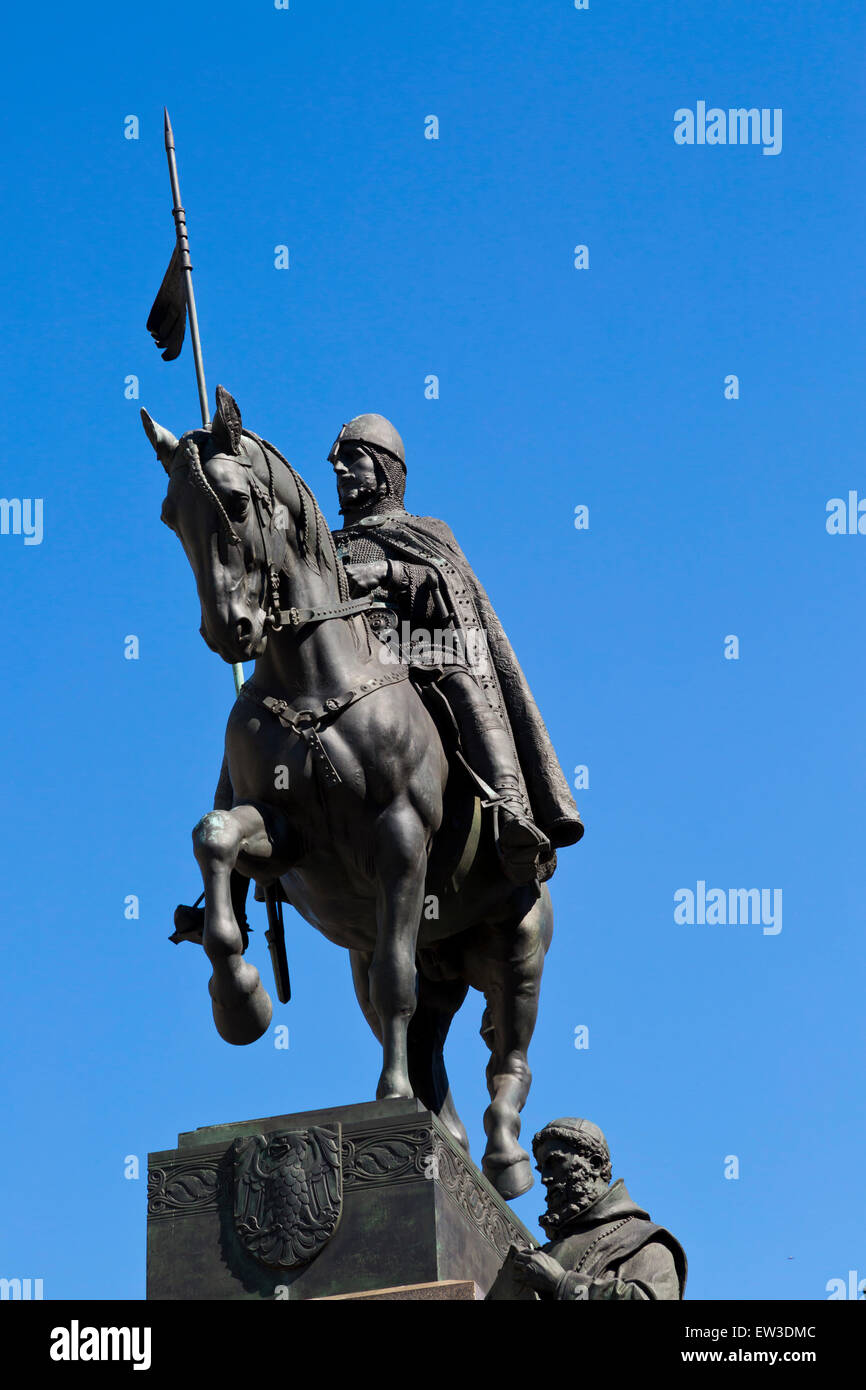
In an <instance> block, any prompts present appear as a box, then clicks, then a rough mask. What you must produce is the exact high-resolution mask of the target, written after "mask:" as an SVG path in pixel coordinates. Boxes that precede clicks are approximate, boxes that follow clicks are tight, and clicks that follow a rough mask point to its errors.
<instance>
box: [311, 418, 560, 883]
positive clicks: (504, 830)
mask: <svg viewBox="0 0 866 1390" xmlns="http://www.w3.org/2000/svg"><path fill="white" fill-rule="evenodd" d="M329 459H330V462H331V464H332V465H333V468H334V472H335V474H336V480H337V492H338V495H339V500H340V512H341V514H342V516H343V518H344V527H343V529H342V530H341V531H335V532H334V541H335V543H336V545H337V550H338V553H339V554H340V556H341V558H342V560H343V562H344V565H345V568H346V573H347V575H348V577H349V583H350V586H351V588H352V592H353V594H355V595H357V596H361V595H366V594H369V595H371V596H372V597H373V599H374V601H376V604H377V607H376V608H375V609H374V610H373V615H372V623H373V625H374V627H376V628H377V635H378V636H379V637H380V639H381V640H382V642H383V646H384V649H385V650H384V652H383V657H385V658H389V659H391V660H395V661H396V660H402V661H404V662H406V663H407V664H408V665H409V667H410V670H411V673H412V678H413V679H414V680H415V682H416V684H417V685H418V686H419V688H420V689H421V690H422V693H423V691H424V688H425V686H427V687H429V686H430V685H432V684H435V685H436V686H437V687H438V690H439V692H440V693H441V694H442V695H444V697H445V699H446V700H447V704H448V708H449V710H450V713H451V716H452V718H453V721H454V723H455V725H456V727H457V730H458V733H459V739H460V746H461V750H462V754H463V756H464V758H465V762H466V764H467V766H468V768H469V771H470V772H471V774H472V775H473V777H474V779H475V781H476V784H477V785H478V786H479V788H480V790H481V792H482V795H483V797H484V800H483V802H482V805H484V806H485V807H487V808H489V809H491V811H492V814H493V827H494V836H495V841H496V846H497V851H498V854H499V860H500V864H501V867H502V869H503V872H504V873H505V874H506V876H507V877H508V878H509V879H510V880H512V881H513V882H515V883H531V882H532V881H533V879H537V880H538V881H539V882H543V881H544V880H545V879H548V878H550V876H551V874H552V873H553V870H554V868H555V865H556V849H557V847H560V846H564V845H571V844H575V843H576V842H577V841H578V840H579V839H580V837H581V835H582V834H583V825H582V823H581V820H580V816H579V815H578V811H577V807H576V806H575V804H574V801H573V799H572V796H571V792H570V791H569V787H568V783H567V782H566V780H565V777H564V775H563V772H562V769H561V768H560V766H559V763H558V761H557V758H556V754H555V753H554V750H553V746H552V744H551V742H550V737H549V735H548V733H547V729H546V728H545V726H544V722H543V720H542V718H541V715H540V713H539V711H538V707H537V705H536V703H535V700H534V699H533V696H532V692H531V691H530V689H529V686H528V684H527V681H526V677H525V676H524V674H523V672H522V670H521V669H520V666H519V664H518V661H517V658H516V656H515V655H514V652H513V651H512V649H511V645H510V643H509V642H508V639H507V637H506V636H505V633H504V632H503V630H502V626H501V624H500V623H499V620H498V618H497V616H496V614H495V612H494V610H493V607H492V605H491V603H490V600H489V598H488V597H487V595H486V593H485V592H484V589H483V588H482V587H481V585H480V583H479V581H478V579H477V578H476V576H475V575H474V573H473V572H472V569H471V567H470V565H469V562H468V560H467V559H466V557H465V555H464V554H463V552H462V550H461V549H460V547H459V545H458V544H457V541H456V540H455V539H454V536H453V534H452V533H451V531H450V530H449V528H448V527H447V526H446V525H445V523H444V522H442V521H439V520H438V519H437V518H435V517H420V516H414V515H412V514H411V513H409V512H407V511H406V509H405V507H404V506H403V498H404V493H405V487H406V460H405V452H404V449H403V441H402V439H401V438H400V436H399V434H398V433H397V431H396V430H395V428H394V426H393V425H392V424H391V423H390V422H389V421H388V420H386V419H384V418H383V416H381V415H358V416H356V417H355V419H353V420H351V421H349V423H348V424H346V425H344V426H343V428H342V429H341V431H340V433H339V435H338V437H337V439H336V440H335V442H334V445H333V447H332V449H331V452H330V455H329Z"/></svg>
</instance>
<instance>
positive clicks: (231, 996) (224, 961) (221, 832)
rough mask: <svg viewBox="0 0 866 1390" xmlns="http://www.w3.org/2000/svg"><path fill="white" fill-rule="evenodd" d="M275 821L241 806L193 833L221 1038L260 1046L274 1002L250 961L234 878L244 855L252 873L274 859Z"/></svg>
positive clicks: (213, 815)
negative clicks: (262, 864) (201, 884)
mask: <svg viewBox="0 0 866 1390" xmlns="http://www.w3.org/2000/svg"><path fill="white" fill-rule="evenodd" d="M271 820H272V817H270V816H269V817H268V823H267V824H266V821H265V818H264V816H263V814H262V812H261V811H260V810H259V809H258V808H257V807H255V806H252V805H240V806H236V807H234V809H233V810H231V811H209V812H208V814H207V815H206V816H203V817H202V819H201V820H200V821H199V823H198V825H197V826H196V828H195V830H194V831H193V849H194V852H195V857H196V859H197V860H198V864H199V868H200V869H201V875H202V879H203V881H204V890H205V924H204V935H203V938H202V945H203V946H204V949H205V951H206V952H207V955H208V958H209V960H210V962H211V964H212V966H213V975H212V976H211V981H210V985H209V989H210V996H211V1001H212V1005H213V1016H214V1023H215V1024H216V1027H217V1032H218V1033H219V1034H220V1037H222V1038H225V1040H226V1042H230V1043H238V1044H241V1043H251V1042H255V1040H256V1039H257V1038H260V1037H261V1036H262V1034H263V1033H264V1031H265V1029H266V1028H267V1026H268V1024H269V1023H270V1021H271V1001H270V998H269V996H268V994H267V991H266V990H265V988H264V985H263V984H262V982H261V978H260V976H259V972H258V970H256V968H255V966H254V965H252V964H251V963H250V962H249V961H246V960H244V955H243V953H244V938H243V933H242V932H241V929H240V927H239V925H238V920H237V916H236V913H235V901H234V899H235V897H236V895H237V883H236V882H233V874H232V871H233V870H234V868H235V865H236V864H237V862H238V857H239V856H242V857H243V860H244V866H245V868H246V869H247V870H250V869H251V867H252V866H254V865H255V864H256V863H257V862H258V861H268V862H269V861H271V860H272V857H273V850H274V841H273V825H272V824H271ZM237 877H238V876H237V875H234V878H235V880H237ZM233 890H234V892H233Z"/></svg>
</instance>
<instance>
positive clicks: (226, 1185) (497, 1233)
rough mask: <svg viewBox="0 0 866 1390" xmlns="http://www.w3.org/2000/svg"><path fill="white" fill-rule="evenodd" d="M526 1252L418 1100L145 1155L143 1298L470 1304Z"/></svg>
mask: <svg viewBox="0 0 866 1390" xmlns="http://www.w3.org/2000/svg"><path fill="white" fill-rule="evenodd" d="M534 1244H535V1241H534V1240H533V1238H532V1236H530V1234H529V1232H528V1231H527V1230H526V1228H525V1227H524V1226H523V1225H522V1224H521V1223H520V1222H519V1221H518V1220H517V1218H516V1217H515V1216H514V1214H513V1212H512V1211H511V1209H510V1208H509V1206H508V1204H507V1203H506V1202H504V1201H503V1199H502V1198H501V1197H500V1196H499V1194H498V1193H497V1192H496V1191H495V1190H494V1188H493V1187H491V1185H490V1184H489V1183H488V1182H487V1180H486V1178H484V1177H483V1175H482V1174H481V1173H480V1172H479V1170H478V1169H477V1168H476V1167H475V1165H474V1164H473V1163H472V1162H471V1161H470V1160H469V1159H467V1158H466V1156H465V1154H464V1153H463V1152H462V1150H461V1149H460V1148H459V1147H458V1146H457V1145H456V1144H455V1143H454V1141H453V1140H452V1138H451V1136H450V1135H449V1134H448V1132H447V1131H446V1130H445V1128H444V1127H443V1126H442V1125H441V1124H440V1122H439V1120H438V1119H437V1118H436V1116H435V1115H432V1114H431V1113H430V1112H429V1111H428V1110H424V1109H423V1107H422V1106H421V1104H420V1102H419V1101H414V1100H413V1101H402V1100H401V1101H372V1102H370V1103H368V1104H361V1105H346V1106H340V1107H336V1108H333V1109H330V1110H313V1111H306V1112H303V1113H301V1114H295V1115H278V1116H274V1117H272V1118H271V1119H262V1120H246V1121H242V1122H240V1123H238V1124H225V1125H211V1126H209V1127H208V1128H206V1129H198V1130H193V1131H191V1132H189V1133H186V1134H181V1135H179V1137H178V1144H177V1148H176V1149H168V1150H165V1151H162V1152H158V1153H152V1154H150V1155H149V1173H148V1234H147V1296H148V1298H150V1299H262V1298H267V1299H272V1298H276V1299H334V1298H338V1297H349V1298H352V1297H356V1298H357V1297H359V1296H367V1297H373V1298H376V1299H388V1298H393V1299H418V1300H422V1301H425V1300H429V1299H442V1298H457V1299H467V1298H469V1299H471V1298H482V1297H483V1296H484V1294H485V1293H486V1292H487V1290H488V1289H489V1287H490V1285H491V1284H492V1282H493V1280H494V1278H495V1277H496V1274H497V1272H498V1270H499V1268H500V1266H501V1264H502V1261H503V1259H504V1258H505V1255H506V1254H507V1252H508V1248H509V1246H510V1245H518V1246H520V1247H526V1246H532V1245H534Z"/></svg>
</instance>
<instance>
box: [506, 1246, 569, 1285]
mask: <svg viewBox="0 0 866 1390" xmlns="http://www.w3.org/2000/svg"><path fill="white" fill-rule="evenodd" d="M511 1262H512V1264H513V1266H514V1273H515V1275H516V1277H517V1278H518V1279H520V1280H521V1281H522V1282H523V1283H524V1284H527V1285H528V1286H529V1288H530V1289H534V1290H535V1292H536V1293H555V1292H556V1287H557V1285H558V1283H559V1281H560V1279H561V1278H562V1276H563V1274H564V1273H565V1270H564V1269H563V1268H562V1265H561V1264H559V1263H558V1262H557V1261H556V1260H554V1259H553V1258H552V1256H550V1255H545V1254H544V1252H543V1251H542V1250H520V1251H518V1252H517V1253H516V1254H514V1255H512V1257H511Z"/></svg>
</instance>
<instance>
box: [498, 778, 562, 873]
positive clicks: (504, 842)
mask: <svg viewBox="0 0 866 1390" xmlns="http://www.w3.org/2000/svg"><path fill="white" fill-rule="evenodd" d="M521 802H522V798H521V797H510V796H502V797H499V798H497V800H496V801H495V802H493V803H492V806H493V838H494V842H495V844H496V853H497V855H498V856H499V862H500V864H501V865H502V869H503V872H504V873H505V876H506V878H509V879H510V880H511V882H512V883H519V884H526V883H532V881H533V879H536V878H537V877H538V874H539V871H540V862H539V861H540V859H541V857H542V856H543V855H544V854H545V853H546V852H547V851H549V849H550V841H549V840H548V838H547V836H546V835H545V834H544V832H543V831H541V830H539V829H538V826H537V825H535V824H534V823H533V821H532V820H531V819H530V817H529V816H528V815H527V814H526V812H525V811H524V809H523V807H522V805H521ZM503 811H507V812H509V814H508V815H507V817H503V814H502V813H503Z"/></svg>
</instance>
